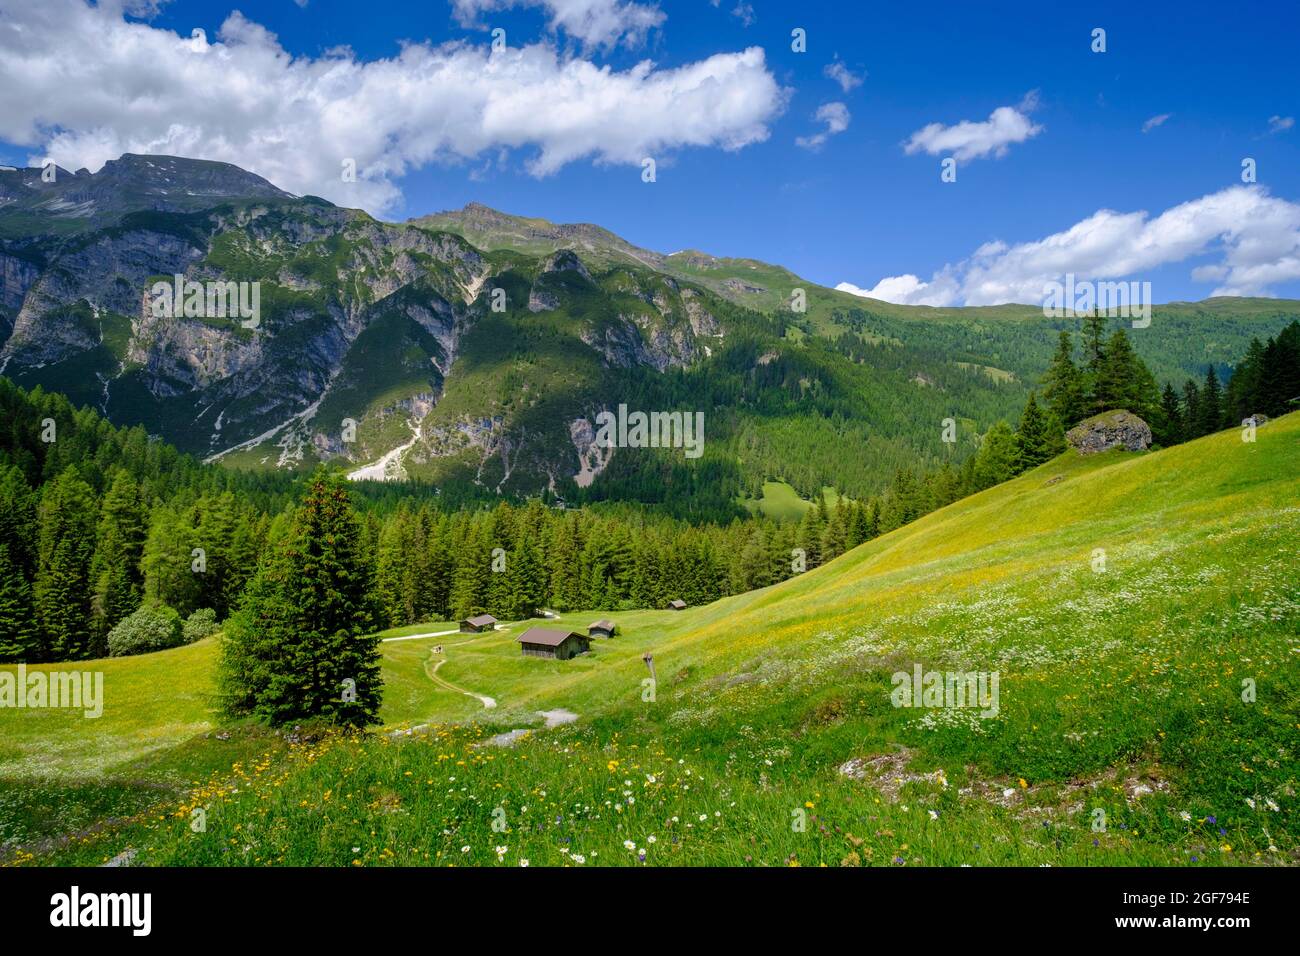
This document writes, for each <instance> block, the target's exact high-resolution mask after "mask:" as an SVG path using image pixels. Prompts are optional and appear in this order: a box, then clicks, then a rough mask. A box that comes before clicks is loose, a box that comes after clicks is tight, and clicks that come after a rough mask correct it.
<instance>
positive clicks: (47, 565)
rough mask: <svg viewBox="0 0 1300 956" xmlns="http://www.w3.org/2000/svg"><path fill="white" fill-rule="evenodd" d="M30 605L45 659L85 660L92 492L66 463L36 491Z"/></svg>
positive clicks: (89, 641)
mask: <svg viewBox="0 0 1300 956" xmlns="http://www.w3.org/2000/svg"><path fill="white" fill-rule="evenodd" d="M38 512H39V519H38V521H39V530H38V533H37V539H38V544H37V552H38V553H37V558H38V561H39V567H38V570H37V572H36V580H35V582H34V585H33V588H32V592H33V604H34V605H35V609H36V618H37V621H38V622H39V625H40V628H41V636H42V641H43V644H44V647H45V651H46V653H47V654H48V655H49V658H50V659H51V660H55V661H72V660H84V659H86V658H89V657H90V656H91V655H92V654H93V653H94V651H95V641H94V637H93V634H92V632H91V627H90V622H91V613H90V607H91V582H90V560H91V556H92V555H93V553H94V548H95V512H96V505H95V497H94V491H93V490H92V489H91V487H90V485H88V484H87V483H86V482H85V481H83V480H82V478H81V474H80V472H79V471H78V470H77V468H76V466H73V465H69V466H68V467H67V468H66V469H64V470H63V471H62V472H60V473H59V475H58V477H56V478H55V479H54V480H53V481H50V482H48V483H47V484H46V485H45V487H44V489H42V492H41V503H40V507H39V509H38Z"/></svg>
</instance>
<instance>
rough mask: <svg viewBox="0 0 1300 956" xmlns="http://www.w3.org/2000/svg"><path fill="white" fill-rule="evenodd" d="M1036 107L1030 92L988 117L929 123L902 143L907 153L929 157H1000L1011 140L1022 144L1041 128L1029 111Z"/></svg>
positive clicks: (1035, 98)
mask: <svg viewBox="0 0 1300 956" xmlns="http://www.w3.org/2000/svg"><path fill="white" fill-rule="evenodd" d="M1037 108H1038V94H1037V93H1036V92H1033V93H1029V94H1028V95H1027V96H1025V98H1024V99H1023V100H1021V101H1020V104H1019V105H1018V106H999V107H998V108H997V109H995V110H994V111H993V112H992V113H990V114H989V118H988V119H986V120H984V121H982V122H976V121H973V120H963V121H962V122H960V123H956V124H954V125H952V126H944V125H943V124H942V123H930V124H929V125H928V126H923V127H921V128H920V129H918V130H917V131H916V132H915V133H913V134H912V135H911V136H910V137H909V138H908V140H907V142H906V143H904V144H903V150H904V152H906V153H907V154H908V155H909V156H910V155H912V154H914V153H919V152H925V153H929V154H930V155H931V156H937V155H939V154H940V153H947V154H950V155H952V156H953V157H954V158H956V159H959V160H967V159H980V158H982V157H984V156H989V155H993V156H996V157H999V158H1001V157H1003V156H1005V155H1006V154H1007V150H1008V149H1009V148H1010V147H1011V146H1012V144H1014V143H1023V142H1024V141H1025V140H1027V139H1032V138H1033V137H1035V136H1037V135H1038V134H1039V133H1041V132H1042V131H1043V127H1041V126H1038V125H1036V124H1035V123H1034V122H1033V121H1032V120H1031V119H1030V118H1029V114H1030V113H1032V112H1033V111H1034V110H1035V109H1037Z"/></svg>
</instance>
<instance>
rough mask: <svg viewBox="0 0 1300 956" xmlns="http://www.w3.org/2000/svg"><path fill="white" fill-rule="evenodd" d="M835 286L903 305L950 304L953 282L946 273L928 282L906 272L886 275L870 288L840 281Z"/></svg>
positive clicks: (843, 290)
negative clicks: (899, 274) (897, 274)
mask: <svg viewBox="0 0 1300 956" xmlns="http://www.w3.org/2000/svg"><path fill="white" fill-rule="evenodd" d="M835 288H837V289H839V290H840V291H841V292H848V293H851V294H852V295H860V296H863V297H864V298H869V299H880V300H881V301H882V302H897V303H900V304H903V305H952V304H953V303H954V298H953V291H954V288H955V283H954V282H953V281H952V278H951V277H950V276H948V275H940V274H936V275H935V277H934V278H933V279H932V280H931V281H929V282H922V281H921V279H920V278H919V277H918V276H914V275H912V274H911V273H907V274H905V275H901V276H886V277H885V278H883V279H881V280H880V281H879V282H877V283H876V284H875V285H874V286H873V287H872V288H870V289H860V288H858V287H857V286H855V285H854V284H853V283H851V282H841V283H840V284H839V285H837V286H836V287H835Z"/></svg>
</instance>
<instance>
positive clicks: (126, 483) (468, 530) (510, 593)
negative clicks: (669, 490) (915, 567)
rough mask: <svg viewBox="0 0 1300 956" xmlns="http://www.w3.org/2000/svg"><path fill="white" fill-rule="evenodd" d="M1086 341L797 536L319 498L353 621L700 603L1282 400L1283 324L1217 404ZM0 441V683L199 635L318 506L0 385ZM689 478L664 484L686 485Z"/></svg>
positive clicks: (588, 510) (789, 527) (353, 489)
mask: <svg viewBox="0 0 1300 956" xmlns="http://www.w3.org/2000/svg"><path fill="white" fill-rule="evenodd" d="M1106 324H1107V323H1106V320H1105V318H1104V317H1100V316H1094V317H1091V318H1089V319H1088V320H1086V321H1085V323H1084V327H1083V330H1082V334H1081V336H1080V339H1081V341H1080V342H1079V343H1077V345H1076V343H1075V342H1074V340H1073V336H1072V335H1071V334H1070V333H1069V332H1062V333H1061V336H1060V342H1059V345H1058V350H1057V353H1056V356H1055V357H1054V359H1053V361H1052V363H1051V366H1050V367H1049V369H1048V370H1047V373H1046V375H1045V376H1044V378H1043V382H1042V385H1043V387H1042V392H1041V396H1042V400H1041V401H1040V400H1039V396H1038V395H1037V394H1034V393H1031V394H1030V396H1029V399H1028V401H1027V402H1026V403H1025V406H1024V408H1023V411H1022V413H1021V415H1020V417H1019V420H1018V423H1017V425H1016V427H1015V428H1014V429H1013V428H1012V427H1011V426H1010V425H1009V424H1007V423H1006V422H1004V421H998V422H996V423H995V424H994V425H993V426H992V427H991V428H990V429H989V430H988V431H987V432H986V433H985V434H984V435H983V436H982V439H981V441H980V443H979V446H978V450H977V451H976V452H975V453H974V454H971V455H969V456H967V457H966V458H965V459H964V460H962V461H961V462H960V463H957V462H944V463H943V464H942V465H941V466H940V467H938V468H937V469H930V470H925V471H922V470H915V469H911V468H899V469H897V470H896V472H895V473H894V476H893V480H892V481H891V483H890V485H889V487H888V488H887V489H886V490H885V491H884V492H883V493H882V494H879V495H875V496H871V497H864V498H860V499H856V500H851V499H849V498H844V497H841V498H839V499H837V500H836V503H835V504H834V505H831V504H830V503H829V501H828V499H827V498H826V497H819V498H818V499H817V500H816V502H815V504H814V506H812V507H810V508H808V509H807V510H806V511H805V512H804V515H803V518H802V520H800V521H798V522H786V523H779V522H775V521H772V520H769V519H766V518H762V517H747V518H743V519H742V518H733V519H731V520H729V521H725V522H721V521H707V522H700V523H696V524H691V523H688V522H686V521H683V520H679V519H674V518H671V517H666V516H664V515H662V514H658V513H656V512H654V511H653V510H649V509H645V508H642V507H640V506H639V505H637V504H635V503H631V502H627V501H623V502H606V503H594V504H591V505H590V506H588V507H583V508H580V509H573V508H563V507H557V506H556V503H555V501H554V498H553V497H551V496H547V497H546V498H545V499H542V498H534V499H530V500H524V501H519V500H514V501H512V500H500V501H497V502H496V503H495V504H493V505H484V504H483V503H482V502H480V501H475V500H473V499H470V498H454V497H452V496H443V495H441V494H440V493H439V491H438V489H434V488H432V487H429V486H425V485H420V484H412V483H400V484H398V483H393V484H379V483H369V482H365V483H360V484H354V485H350V486H345V485H343V484H340V483H338V482H337V481H336V482H335V483H334V484H333V485H330V488H332V489H333V490H332V491H330V494H334V495H340V494H341V495H343V496H344V497H346V498H347V499H349V502H350V503H349V505H348V507H349V508H351V507H352V503H355V506H356V509H357V519H356V529H357V531H356V533H357V537H356V555H355V558H356V560H357V561H358V563H359V567H361V568H362V569H363V572H362V573H363V575H364V577H365V584H366V588H365V593H366V594H367V598H366V600H367V602H369V603H368V609H367V611H366V614H367V615H371V616H370V617H367V618H366V619H367V620H372V621H373V623H374V626H375V627H393V626H400V625H408V624H414V623H419V622H422V621H439V620H448V619H456V618H460V617H463V616H465V615H468V614H472V613H476V612H481V611H488V612H491V613H493V614H495V615H497V616H498V617H501V618H503V619H520V618H525V617H529V616H532V615H533V614H535V613H536V612H537V611H538V610H539V609H542V608H548V607H549V608H553V609H555V610H559V611H568V610H574V609H583V608H590V609H620V608H639V607H661V606H663V605H665V604H666V603H667V602H668V601H670V600H673V599H675V598H680V599H682V600H684V601H686V602H688V603H690V604H699V603H704V602H709V601H713V600H715V599H717V598H719V597H722V596H725V595H728V594H735V593H739V592H743V591H746V590H750V589H753V588H757V587H764V586H766V585H769V584H772V583H775V582H777V581H780V580H784V579H785V578H788V577H790V576H792V575H793V574H797V573H799V572H800V571H802V570H805V569H808V568H813V567H816V566H818V565H819V564H822V563H824V562H826V561H829V560H832V559H833V558H835V557H837V556H838V555H840V554H842V553H843V552H845V551H846V550H848V549H850V548H853V547H855V546H857V545H859V544H861V543H863V542H864V541H868V540H870V539H871V538H873V537H875V536H876V535H879V534H882V533H885V532H887V531H890V530H892V529H894V528H897V527H899V526H900V525H903V524H906V523H907V522H909V521H912V520H915V519H916V518H918V517H920V516H921V515H924V514H926V513H928V512H930V511H933V510H935V509H936V508H940V507H943V506H944V505H946V504H949V503H950V502H952V501H955V500H957V499H958V498H961V497H963V496H965V495H968V494H972V493H975V492H978V491H981V490H983V489H985V488H988V487H991V486H992V485H995V484H998V483H999V482H1002V481H1005V480H1007V479H1009V478H1011V477H1013V476H1015V475H1016V474H1019V473H1020V472H1022V471H1024V470H1026V469H1028V468H1032V467H1034V466H1035V465H1037V464H1040V463H1041V462H1044V461H1047V460H1048V459H1050V458H1052V457H1054V456H1055V455H1057V454H1059V453H1060V452H1061V451H1062V450H1064V448H1065V437H1064V436H1065V431H1066V430H1067V429H1068V428H1069V427H1070V426H1072V425H1073V424H1075V423H1077V422H1078V421H1080V420H1082V419H1084V418H1087V417H1088V416H1090V415H1093V414H1095V413H1097V412H1100V411H1105V410H1107V409H1115V408H1127V409H1129V410H1130V411H1133V412H1136V413H1137V414H1139V415H1141V416H1142V417H1143V418H1145V419H1147V421H1148V422H1149V423H1150V424H1151V426H1152V430H1153V434H1154V438H1155V442H1156V444H1157V445H1171V444H1176V443H1178V442H1181V441H1186V440H1188V439H1192V438H1196V437H1199V436H1201V435H1205V434H1208V433H1210V432H1213V431H1216V430H1218V429H1220V428H1224V427H1233V426H1236V425H1239V424H1240V423H1241V421H1242V420H1243V419H1244V418H1246V417H1247V416H1250V415H1255V414H1263V415H1268V416H1276V415H1280V414H1284V413H1285V412H1287V411H1290V410H1293V409H1294V408H1295V405H1296V398H1297V396H1300V323H1295V322H1293V323H1292V324H1291V325H1289V326H1288V327H1286V328H1285V329H1284V330H1283V331H1282V332H1280V333H1279V334H1278V335H1277V336H1276V337H1274V338H1270V339H1269V340H1268V341H1267V342H1263V343H1261V342H1259V341H1255V342H1252V343H1251V345H1250V347H1249V349H1248V351H1247V354H1246V355H1245V356H1244V357H1243V359H1242V361H1241V363H1240V365H1239V366H1238V368H1237V369H1236V371H1235V372H1234V373H1233V374H1232V375H1230V377H1229V378H1228V381H1227V382H1226V384H1225V383H1223V382H1220V380H1219V376H1218V374H1217V373H1216V371H1215V369H1214V367H1213V366H1211V367H1210V368H1209V369H1208V370H1207V372H1206V376H1205V380H1204V382H1203V383H1197V382H1195V381H1191V380H1188V381H1186V382H1185V383H1183V385H1182V386H1181V388H1180V387H1176V386H1175V385H1174V384H1173V383H1167V384H1166V385H1165V386H1164V388H1163V390H1161V389H1160V388H1159V386H1158V385H1157V383H1156V380H1155V378H1154V376H1153V375H1152V374H1151V372H1150V371H1149V370H1148V368H1147V367H1146V365H1145V364H1144V363H1143V362H1142V360H1141V359H1139V358H1138V357H1137V356H1136V354H1135V353H1134V352H1133V349H1132V347H1131V345H1130V344H1129V341H1128V338H1127V335H1126V333H1125V331H1124V330H1123V329H1117V330H1114V331H1112V332H1110V333H1109V334H1107V328H1106ZM844 344H845V343H841V346H843V345H844ZM851 344H852V343H848V345H849V346H850V347H851ZM724 390H725V389H724ZM820 411H822V412H823V413H826V412H827V410H825V409H821V410H820ZM829 411H830V414H831V415H832V416H833V415H834V414H835V410H829ZM0 421H3V425H2V426H0V661H26V662H37V661H61V660H80V659H88V658H93V657H99V656H104V655H106V654H129V653H138V652H140V651H143V650H151V649H156V648H158V647H166V646H172V645H174V644H178V643H181V642H182V641H187V640H196V639H198V638H200V637H203V636H205V635H207V634H209V633H211V632H212V631H213V630H215V629H216V628H217V627H218V626H220V624H221V622H223V621H225V620H226V619H227V618H229V617H230V616H231V615H232V614H233V613H235V612H236V611H237V610H238V609H240V607H241V606H242V605H243V604H244V603H245V602H246V594H247V592H248V585H249V583H250V581H252V580H253V579H254V577H255V575H257V574H258V572H259V569H261V570H262V571H266V569H267V566H268V563H269V562H273V561H274V560H276V559H277V558H276V556H277V555H280V556H282V555H283V554H284V552H285V548H286V547H287V546H288V544H289V543H290V542H291V540H292V537H293V535H294V533H295V532H294V529H295V527H297V526H298V525H299V524H300V523H301V522H300V520H299V519H300V517H301V509H302V508H304V507H306V506H307V505H309V504H310V503H311V501H312V500H313V499H312V494H316V495H317V496H319V495H320V494H321V493H322V492H321V487H322V486H321V484H320V482H321V480H322V479H321V476H319V475H318V476H316V477H315V478H305V477H302V476H299V477H296V478H294V477H290V476H285V475H276V474H268V473H264V472H243V471H238V470H233V469H225V468H221V467H218V466H212V465H204V464H201V463H199V462H198V461H196V460H195V459H193V458H191V457H190V456H187V455H184V454H181V453H179V452H178V451H176V450H175V449H174V448H172V447H171V446H169V445H167V444H165V443H163V442H161V441H158V440H154V439H151V438H150V437H149V436H148V435H147V434H146V433H145V431H144V430H143V429H142V428H139V427H135V428H117V427H114V426H113V425H111V424H109V423H108V422H107V421H105V420H104V419H103V418H102V417H100V416H99V415H98V413H96V412H95V411H93V410H90V409H86V408H82V409H77V408H74V407H73V406H72V405H71V403H70V402H69V401H68V400H67V399H66V398H64V397H63V396H61V395H58V394H53V393H47V392H44V391H42V390H41V389H40V388H36V389H33V390H31V391H24V390H23V389H21V388H19V387H17V386H16V385H14V384H13V383H11V382H10V381H8V380H7V379H3V378H0ZM840 453H841V454H843V449H841V451H840ZM615 460H617V458H616V459H615ZM703 463H705V464H706V465H707V458H706V459H705V460H703ZM674 467H682V468H686V467H688V466H686V465H679V466H674ZM710 475H711V472H710V471H709V470H708V469H707V467H706V468H704V469H703V470H702V471H701V472H700V473H697V474H694V475H691V476H689V477H688V478H685V479H683V480H685V481H689V482H690V483H692V484H703V485H707V484H708V483H709V480H710ZM613 480H617V476H614V478H613ZM598 484H600V483H598ZM312 489H315V490H314V492H313V491H312ZM593 497H594V496H593ZM349 520H350V519H349Z"/></svg>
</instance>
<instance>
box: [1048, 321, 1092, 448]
mask: <svg viewBox="0 0 1300 956" xmlns="http://www.w3.org/2000/svg"><path fill="white" fill-rule="evenodd" d="M1043 400H1044V401H1045V402H1047V404H1048V405H1049V406H1050V407H1051V409H1052V411H1053V412H1055V413H1056V417H1057V419H1058V420H1059V421H1060V422H1061V423H1062V424H1063V425H1064V426H1065V427H1066V428H1071V427H1073V426H1074V425H1076V424H1078V423H1079V422H1080V421H1082V420H1083V419H1084V418H1086V417H1087V416H1086V414H1085V402H1084V387H1083V375H1082V373H1081V372H1080V371H1079V368H1078V366H1076V365H1075V364H1074V343H1073V340H1072V339H1071V337H1070V333H1069V332H1067V331H1062V332H1061V334H1060V337H1059V339H1058V340H1057V345H1056V353H1055V354H1054V355H1053V356H1052V362H1051V364H1050V365H1049V366H1048V367H1047V374H1046V375H1044V376H1043Z"/></svg>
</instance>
